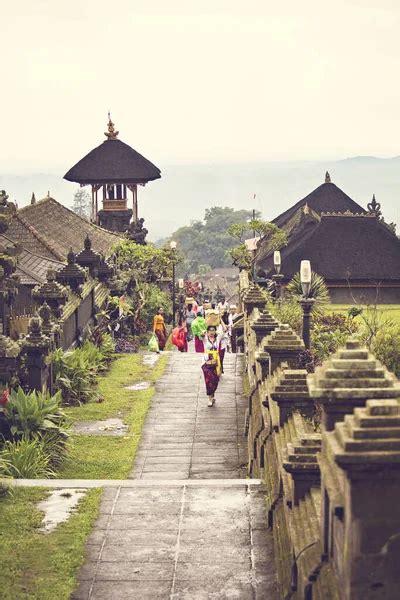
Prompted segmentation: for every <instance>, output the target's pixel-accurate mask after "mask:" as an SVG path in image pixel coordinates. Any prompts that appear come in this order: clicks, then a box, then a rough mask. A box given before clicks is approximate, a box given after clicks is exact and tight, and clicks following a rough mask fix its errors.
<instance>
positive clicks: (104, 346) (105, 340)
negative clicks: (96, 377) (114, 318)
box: [100, 333, 115, 363]
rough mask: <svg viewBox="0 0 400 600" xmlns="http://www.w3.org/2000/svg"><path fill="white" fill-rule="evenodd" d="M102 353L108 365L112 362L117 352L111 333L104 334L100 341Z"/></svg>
mask: <svg viewBox="0 0 400 600" xmlns="http://www.w3.org/2000/svg"><path fill="white" fill-rule="evenodd" d="M100 352H101V353H102V355H103V357H104V360H105V361H106V362H107V363H110V362H111V359H112V357H113V354H114V352H115V342H114V340H113V339H112V336H111V335H110V334H109V333H103V335H102V336H101V339H100Z"/></svg>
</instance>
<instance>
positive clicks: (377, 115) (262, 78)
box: [0, 0, 400, 173]
mask: <svg viewBox="0 0 400 600" xmlns="http://www.w3.org/2000/svg"><path fill="white" fill-rule="evenodd" d="M0 3H1V15H2V24H3V26H2V52H1V58H0V65H1V74H2V77H1V84H2V85H1V87H2V94H1V108H2V110H1V114H2V123H1V130H2V135H1V137H2V143H1V145H0V153H1V163H0V164H1V165H2V167H1V171H2V173H5V172H7V171H9V172H13V173H18V172H23V171H26V170H32V171H38V170H46V171H49V170H51V169H54V170H61V171H67V170H68V169H69V168H70V167H71V166H72V165H73V164H74V163H75V162H77V161H78V160H79V159H80V158H82V156H84V155H85V154H86V153H87V152H88V151H89V150H91V149H92V148H93V147H95V146H97V145H99V143H101V141H103V140H104V139H105V138H104V135H103V132H104V131H105V130H106V122H107V111H108V110H109V109H110V110H111V115H112V119H113V121H114V122H115V124H116V126H117V128H118V129H119V131H120V136H119V137H120V139H122V140H123V141H125V142H127V143H129V144H130V145H131V146H133V147H134V148H135V149H136V150H138V151H139V152H141V153H142V154H144V155H145V156H146V157H147V158H149V159H150V160H152V161H153V162H154V163H155V164H157V165H158V166H159V167H160V168H162V165H163V164H174V163H175V164H179V163H206V164H207V163H213V162H235V161H249V162H252V161H264V160H272V161H274V160H277V161H282V160H288V161H290V160H320V159H335V158H341V157H343V158H344V157H347V156H357V155H375V156H394V155H398V154H400V149H399V142H398V140H399V139H400V119H399V118H398V111H399V106H400V79H399V77H398V73H399V71H400V36H399V35H398V31H399V28H400V2H398V0H393V1H391V0H335V1H334V2H333V1H328V0H315V1H314V0H303V1H302V2H299V0H284V1H282V2H276V0H240V1H237V0H229V1H226V0H202V1H201V2H194V1H193V0H168V1H167V0H142V1H137V0H114V1H113V2H110V1H107V2H105V1H104V0H68V2H66V1H63V0H59V1H54V0H35V1H34V2H32V0H15V1H14V2H9V1H8V0H7V1H6V0H0Z"/></svg>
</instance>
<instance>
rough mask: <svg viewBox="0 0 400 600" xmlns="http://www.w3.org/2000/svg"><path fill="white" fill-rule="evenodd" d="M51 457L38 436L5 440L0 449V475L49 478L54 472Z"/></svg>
mask: <svg viewBox="0 0 400 600" xmlns="http://www.w3.org/2000/svg"><path fill="white" fill-rule="evenodd" d="M50 462H51V457H50V456H49V455H48V453H47V452H46V449H45V446H44V444H43V443H42V441H41V440H40V439H39V438H32V439H28V438H22V439H21V440H18V441H7V442H5V444H4V446H3V448H2V449H1V450H0V477H16V478H19V479H20V478H24V479H36V478H45V479H47V478H49V477H54V475H55V473H54V471H53V469H52V468H51V466H50Z"/></svg>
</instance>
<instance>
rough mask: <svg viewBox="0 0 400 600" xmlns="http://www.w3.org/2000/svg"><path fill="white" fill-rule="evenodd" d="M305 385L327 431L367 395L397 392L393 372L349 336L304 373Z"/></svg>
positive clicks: (399, 392) (398, 386)
mask: <svg viewBox="0 0 400 600" xmlns="http://www.w3.org/2000/svg"><path fill="white" fill-rule="evenodd" d="M308 387H309V390H310V396H311V397H312V398H314V399H315V400H318V402H320V403H321V405H322V424H323V426H324V428H325V429H327V430H328V431H331V430H332V429H333V428H334V427H335V423H336V422H337V421H343V420H344V417H345V415H346V414H349V413H352V412H353V410H354V408H355V407H361V406H364V405H365V402H366V400H367V399H370V398H396V397H399V396H400V383H399V381H398V380H397V378H396V377H395V375H394V374H393V373H389V371H388V370H387V369H386V367H384V366H383V365H382V364H381V363H380V362H379V361H378V360H376V358H375V357H374V356H373V355H372V354H371V353H370V352H369V351H368V350H367V348H364V347H362V346H361V343H360V342H359V341H358V340H352V339H350V340H348V341H347V343H346V346H345V348H341V349H340V350H338V352H336V353H335V354H333V355H332V356H331V357H330V358H328V360H326V361H325V362H324V363H323V365H321V366H320V367H317V369H316V370H315V373H313V374H311V375H309V376H308Z"/></svg>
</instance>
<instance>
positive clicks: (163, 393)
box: [131, 352, 246, 479]
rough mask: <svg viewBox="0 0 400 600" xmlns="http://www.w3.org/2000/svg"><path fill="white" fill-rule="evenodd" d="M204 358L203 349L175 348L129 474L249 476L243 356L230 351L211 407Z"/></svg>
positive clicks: (193, 477)
mask: <svg viewBox="0 0 400 600" xmlns="http://www.w3.org/2000/svg"><path fill="white" fill-rule="evenodd" d="M201 361H202V355H201V354H195V353H188V354H186V353H185V354H183V353H179V352H176V353H173V354H172V356H171V360H170V361H169V364H168V367H167V369H166V371H165V373H164V375H163V377H162V378H161V379H160V380H159V381H158V383H157V388H156V389H157V391H156V395H155V397H154V399H153V402H152V406H151V408H150V410H149V412H148V416H147V419H146V424H145V427H144V430H143V433H142V438H141V443H140V446H139V448H138V453H137V456H136V461H135V467H134V469H133V471H132V474H131V477H134V478H141V479H160V478H162V479H188V478H190V479H198V478H199V479H205V478H210V479H231V478H234V479H236V478H241V477H246V448H245V439H244V436H243V426H244V411H245V400H244V398H243V396H242V392H243V389H242V385H243V384H242V372H243V364H242V363H243V357H242V356H240V355H236V354H230V355H228V356H227V358H226V360H225V373H224V375H223V376H222V377H221V381H220V383H219V386H218V389H217V392H216V399H217V401H216V403H215V405H214V406H213V407H212V408H209V407H208V406H207V396H206V393H205V386H204V379H203V374H202V371H201V368H200V367H201Z"/></svg>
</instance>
